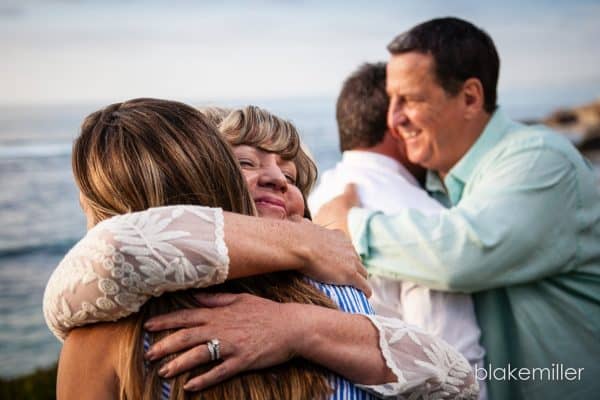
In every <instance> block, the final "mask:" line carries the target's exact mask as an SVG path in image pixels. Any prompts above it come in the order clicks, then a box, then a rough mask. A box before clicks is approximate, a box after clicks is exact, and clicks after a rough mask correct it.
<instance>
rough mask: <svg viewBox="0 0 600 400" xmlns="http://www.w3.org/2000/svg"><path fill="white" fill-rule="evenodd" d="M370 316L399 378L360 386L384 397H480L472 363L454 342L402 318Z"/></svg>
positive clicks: (385, 353) (413, 398)
mask: <svg viewBox="0 0 600 400" xmlns="http://www.w3.org/2000/svg"><path fill="white" fill-rule="evenodd" d="M366 317H367V318H369V319H370V320H371V322H372V323H373V325H375V327H376V328H377V330H378V331H379V346H380V347H381V352H382V355H383V358H384V359H385V362H386V364H387V366H388V368H389V369H390V370H391V371H392V372H393V373H394V375H396V377H397V381H396V382H391V383H386V384H383V385H358V386H360V387H361V388H363V389H365V390H368V391H370V392H372V393H375V394H377V395H378V396H383V397H384V398H395V399H408V400H417V399H477V396H478V394H479V385H478V384H477V381H476V380H475V378H474V375H473V372H472V371H471V365H470V364H469V362H468V361H467V360H466V359H465V358H464V357H463V356H462V355H461V354H460V353H459V352H458V351H457V350H456V349H454V348H453V347H452V346H450V345H449V344H447V343H446V342H445V341H443V340H441V339H438V338H436V337H434V336H432V335H430V334H429V333H427V332H425V331H423V330H421V329H419V328H417V327H415V326H411V325H408V324H406V323H405V322H403V321H402V320H400V319H396V318H387V317H382V316H377V315H366ZM403 393H408V394H407V395H402V394H403Z"/></svg>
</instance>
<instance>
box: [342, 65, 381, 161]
mask: <svg viewBox="0 0 600 400" xmlns="http://www.w3.org/2000/svg"><path fill="white" fill-rule="evenodd" d="M385 66H386V64H385V63H377V64H363V65H361V66H360V68H358V70H356V71H355V72H354V73H352V75H350V76H349V77H348V79H346V81H344V85H343V86H342V90H341V92H340V94H339V96H338V99H337V103H336V109H335V117H336V120H337V125H338V133H339V137H340V149H341V151H346V150H353V149H356V148H358V147H372V146H375V145H376V144H378V143H379V142H381V141H382V140H383V137H384V135H385V131H386V129H387V111H388V107H389V104H390V100H389V97H388V95H387V93H386V91H385Z"/></svg>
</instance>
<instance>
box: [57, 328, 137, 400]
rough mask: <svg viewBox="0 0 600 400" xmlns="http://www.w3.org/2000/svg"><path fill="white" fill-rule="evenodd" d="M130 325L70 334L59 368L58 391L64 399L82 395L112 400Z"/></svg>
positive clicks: (65, 343)
mask: <svg viewBox="0 0 600 400" xmlns="http://www.w3.org/2000/svg"><path fill="white" fill-rule="evenodd" d="M127 323H128V322H127V320H123V321H117V322H107V323H99V324H94V325H88V326H85V327H80V328H76V329H73V330H72V331H71V332H70V333H69V335H68V336H67V338H66V339H65V342H64V345H63V348H62V351H61V354H60V360H59V364H58V382H57V390H58V391H59V393H62V394H63V396H61V398H63V397H64V398H66V399H70V398H71V397H73V398H76V395H77V394H79V395H81V394H82V393H87V394H88V395H90V396H92V397H94V396H96V395H98V396H102V395H104V396H108V397H105V398H111V397H112V396H113V395H115V394H116V393H117V391H118V382H119V379H118V373H117V371H118V363H119V351H120V348H121V346H120V343H121V340H123V339H125V338H126V335H125V332H126V329H125V328H126V326H127ZM90 398H91V397H90ZM94 398H96V397H94ZM98 398H101V397H98Z"/></svg>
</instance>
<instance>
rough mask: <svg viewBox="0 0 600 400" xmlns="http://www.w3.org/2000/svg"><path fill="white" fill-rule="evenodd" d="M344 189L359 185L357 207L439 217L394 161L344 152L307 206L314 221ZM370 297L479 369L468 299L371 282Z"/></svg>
mask: <svg viewBox="0 0 600 400" xmlns="http://www.w3.org/2000/svg"><path fill="white" fill-rule="evenodd" d="M348 183H355V184H356V185H357V189H358V194H359V197H360V201H361V207H363V208H368V209H372V210H380V211H383V213H384V214H394V213H397V212H399V211H402V210H404V209H407V208H411V209H416V210H419V211H420V212H422V213H424V214H433V213H439V212H441V211H442V210H444V207H443V206H442V205H441V204H440V203H438V202H437V201H436V200H434V199H432V198H431V197H429V195H428V194H427V192H426V191H425V190H423V189H422V188H421V187H419V185H418V183H417V181H416V179H415V178H414V177H413V176H412V174H410V172H408V170H407V169H406V168H405V167H404V166H403V165H402V164H401V163H399V162H398V161H396V160H394V159H393V158H390V157H388V156H384V155H382V154H378V153H374V152H370V151H361V150H352V151H345V152H344V153H343V155H342V160H341V161H340V162H339V163H338V164H337V165H336V166H335V167H334V168H333V169H330V170H327V171H325V172H324V173H323V174H322V175H321V179H320V181H319V184H318V185H317V187H316V188H315V190H314V191H313V193H312V194H311V195H310V197H309V199H308V205H309V208H310V211H311V212H312V214H313V215H315V214H316V213H317V212H318V210H319V208H320V207H321V206H322V205H323V204H324V203H326V202H327V201H329V200H331V199H332V198H333V197H335V196H337V195H340V194H341V193H343V191H344V187H345V186H346V184H348ZM369 283H370V284H371V286H372V288H373V296H372V297H371V298H370V299H369V300H370V302H371V304H372V305H373V308H374V310H375V312H376V314H378V315H383V316H389V317H396V318H398V317H400V318H402V319H403V320H404V321H405V322H406V323H409V324H412V325H417V326H419V327H421V328H423V329H425V330H426V331H428V332H430V333H432V334H434V335H437V336H438V337H441V338H443V339H444V340H446V341H447V342H448V343H450V344H451V345H452V346H454V347H455V348H456V349H458V350H459V351H460V352H461V353H462V354H463V355H464V356H465V357H466V358H467V360H469V362H470V363H471V365H473V366H475V364H477V365H479V366H480V367H483V357H484V355H485V351H484V349H483V348H482V347H481V346H480V344H479V337H480V334H481V332H480V330H479V325H478V324H477V319H476V318H475V310H474V308H473V301H472V298H471V296H469V295H466V294H456V293H447V292H439V291H435V290H431V289H429V288H427V287H424V286H420V285H417V284H414V283H412V282H404V281H394V280H391V279H389V278H386V277H382V276H370V277H369ZM480 389H481V392H480V397H479V398H480V399H482V398H486V390H485V382H480Z"/></svg>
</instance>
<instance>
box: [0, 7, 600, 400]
mask: <svg viewBox="0 0 600 400" xmlns="http://www.w3.org/2000/svg"><path fill="white" fill-rule="evenodd" d="M323 3H325V2H322V1H299V0H298V1H257V2H252V1H229V2H216V1H215V2H208V1H206V2H192V1H168V2H167V1H133V0H131V1H76V0H72V1H67V0H65V1H58V0H55V1H53V0H48V1H27V0H26V1H9V0H0V57H1V59H2V62H0V227H1V229H0V378H1V379H4V381H6V380H7V379H12V378H15V377H18V376H21V375H24V374H28V373H31V372H32V371H33V370H34V369H35V368H38V367H47V366H51V365H52V364H53V363H55V361H56V359H57V356H58V352H59V349H60V344H59V342H58V341H57V340H56V339H55V338H54V337H53V336H52V335H51V334H50V333H49V331H48V330H47V328H46V326H45V323H44V321H43V316H42V312H41V302H42V294H43V288H44V285H45V282H46V280H47V279H48V277H49V275H50V273H51V271H52V269H53V268H54V266H55V265H56V264H57V263H58V261H59V260H60V258H61V257H62V255H64V253H65V252H66V251H67V250H68V248H69V247H70V246H71V245H72V244H73V243H74V242H75V241H76V240H78V238H80V237H81V236H82V234H83V233H84V230H85V223H84V218H83V216H82V214H81V212H80V210H79V205H78V201H77V190H76V187H75V185H74V184H73V179H72V175H71V167H70V158H69V157H70V149H71V142H72V139H73V138H74V137H75V136H76V135H77V133H78V129H79V125H80V123H81V121H82V120H83V118H84V117H85V116H86V115H87V114H89V113H90V112H92V111H95V110H97V109H98V108H99V107H101V106H104V105H107V104H109V103H113V102H117V101H123V100H126V99H130V98H134V97H159V98H168V99H174V100H180V101H184V102H187V103H189V104H192V105H196V106H203V105H211V104H213V105H221V106H241V105H246V104H257V105H260V106H263V107H266V108H267V109H269V110H270V111H272V112H275V113H276V114H278V115H280V116H283V117H286V118H288V119H291V120H292V121H293V122H294V123H295V124H296V125H297V127H298V128H299V130H300V132H301V134H302V136H303V138H304V140H305V142H306V143H307V144H308V146H309V148H310V149H311V150H312V153H313V155H314V156H315V158H316V160H317V163H318V165H319V167H320V169H325V168H328V167H331V166H332V165H333V164H334V163H335V162H336V161H337V160H338V159H339V157H340V154H339V151H338V148H337V146H338V143H337V132H336V126H335V113H334V110H335V99H336V96H337V94H338V90H339V89H340V87H341V84H342V82H343V80H344V79H345V77H346V76H347V75H348V74H350V73H351V72H352V71H353V70H354V69H356V68H357V67H358V66H359V65H360V64H361V63H363V62H375V61H385V60H387V58H388V54H387V51H386V49H385V47H386V45H387V43H389V42H390V41H391V40H392V39H393V38H394V37H395V36H396V35H397V34H399V33H401V32H403V31H405V30H407V29H409V28H410V27H412V26H413V25H415V24H417V23H419V22H422V21H424V20H427V19H430V18H434V17H442V16H449V15H451V16H458V17H461V18H464V19H467V20H470V21H471V22H473V23H475V24H476V25H478V26H480V27H481V28H483V29H484V30H486V31H487V32H488V33H489V34H490V35H491V36H492V38H493V39H494V41H495V43H496V46H497V48H498V51H499V54H500V57H501V74H500V84H499V104H500V105H501V106H502V107H504V109H505V110H507V111H508V113H509V114H510V115H511V116H512V117H514V118H516V119H521V120H526V121H540V120H541V121H542V122H546V123H549V124H551V125H554V126H558V127H559V129H561V130H562V131H564V132H566V133H567V134H568V135H569V137H570V138H571V139H572V140H573V141H574V142H576V144H577V145H579V146H580V148H581V149H582V151H584V152H585V154H586V155H587V156H588V157H589V158H590V159H592V161H593V162H594V163H595V167H596V170H597V172H598V173H599V176H600V169H599V166H600V157H599V153H598V148H600V146H599V145H598V144H599V140H598V138H599V137H600V133H599V132H600V106H598V105H593V103H594V102H595V101H596V100H597V99H599V98H600V68H599V66H600V43H599V40H598V38H600V23H598V21H600V2H599V1H598V0H571V1H561V0H529V1H522V0H519V1H517V0H505V1H503V2H502V3H498V2H491V1H482V0H478V1H470V0H458V1H453V2H448V1H443V0H439V1H437V0H421V1H418V2H415V1H398V0H395V1H377V2H364V1H355V2H354V1H330V2H327V3H326V4H323ZM588 104H589V105H588ZM583 105H588V106H586V107H583V108H582V107H580V106H583ZM594 118H595V119H594ZM595 124H597V125H595ZM0 397H2V395H1V393H0Z"/></svg>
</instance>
